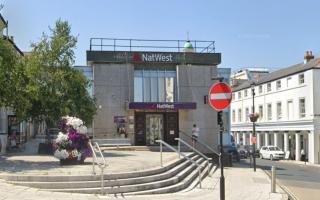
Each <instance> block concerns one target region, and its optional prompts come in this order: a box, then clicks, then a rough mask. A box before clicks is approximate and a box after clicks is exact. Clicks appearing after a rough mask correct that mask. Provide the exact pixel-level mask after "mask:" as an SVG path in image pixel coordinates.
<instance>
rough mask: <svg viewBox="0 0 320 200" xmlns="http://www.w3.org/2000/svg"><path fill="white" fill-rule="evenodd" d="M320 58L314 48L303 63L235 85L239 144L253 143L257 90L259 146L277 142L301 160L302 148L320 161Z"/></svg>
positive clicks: (233, 112)
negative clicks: (252, 114)
mask: <svg viewBox="0 0 320 200" xmlns="http://www.w3.org/2000/svg"><path fill="white" fill-rule="evenodd" d="M319 86H320V59H319V58H316V59H314V56H313V55H312V52H307V53H306V54H305V60H304V62H302V63H299V64H296V65H293V66H290V67H287V68H283V69H281V70H278V71H275V72H272V73H269V74H266V75H264V76H263V77H261V78H258V79H254V80H251V81H250V80H248V81H246V82H244V83H242V84H240V85H237V86H235V87H233V100H232V103H231V131H232V134H233V136H234V137H235V140H236V143H237V144H243V145H249V144H250V145H251V137H252V123H251V122H250V120H249V117H248V115H249V114H250V113H252V108H253V107H252V105H253V96H252V89H254V91H255V98H254V102H255V112H257V113H259V115H260V117H259V119H258V121H257V122H256V133H257V148H260V147H261V146H265V145H275V146H278V147H280V148H282V149H283V150H284V151H285V152H290V154H289V157H290V158H291V159H295V160H300V159H301V150H302V149H303V150H304V151H305V153H306V156H307V158H308V160H309V162H311V163H319V161H320V152H319V144H320V136H319V135H320V126H319V125H320V118H319V116H320V115H319V114H320V104H319V102H320V92H319V91H320V90H319Z"/></svg>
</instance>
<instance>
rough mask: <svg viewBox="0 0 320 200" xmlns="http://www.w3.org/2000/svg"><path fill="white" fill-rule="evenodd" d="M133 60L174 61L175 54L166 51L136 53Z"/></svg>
mask: <svg viewBox="0 0 320 200" xmlns="http://www.w3.org/2000/svg"><path fill="white" fill-rule="evenodd" d="M133 60H134V61H135V62H173V56H172V54H165V53H141V54H140V53H135V54H134V55H133Z"/></svg>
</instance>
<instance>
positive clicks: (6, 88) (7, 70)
mask: <svg viewBox="0 0 320 200" xmlns="http://www.w3.org/2000/svg"><path fill="white" fill-rule="evenodd" d="M24 64H25V62H24V57H23V56H22V55H20V54H19V53H18V52H17V50H16V49H15V48H14V46H13V44H12V43H11V42H9V40H7V39H5V38H4V37H0V86H1V87H0V94H1V95H0V107H10V108H11V109H12V110H13V111H14V112H15V113H16V115H17V116H18V118H20V119H21V118H23V117H24V116H25V115H26V110H27V108H28V107H30V106H31V104H30V102H29V100H28V98H26V97H27V96H28V90H26V85H27V82H28V80H27V76H26V71H25V65H24Z"/></svg>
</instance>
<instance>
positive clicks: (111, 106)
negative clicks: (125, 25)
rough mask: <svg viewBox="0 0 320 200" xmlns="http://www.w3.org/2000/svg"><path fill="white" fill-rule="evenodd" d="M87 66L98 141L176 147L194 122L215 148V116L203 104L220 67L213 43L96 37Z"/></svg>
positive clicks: (207, 106)
mask: <svg viewBox="0 0 320 200" xmlns="http://www.w3.org/2000/svg"><path fill="white" fill-rule="evenodd" d="M87 62H88V65H89V66H91V67H92V68H93V77H94V78H93V79H94V87H93V88H94V89H93V91H94V92H93V93H94V96H95V97H96V99H97V103H98V113H97V115H96V116H95V119H94V124H93V127H94V138H96V139H112V138H119V137H123V138H124V139H125V138H126V139H127V140H128V141H130V143H131V144H132V145H154V144H156V142H155V140H157V139H162V140H164V141H166V142H168V143H169V144H176V141H175V140H174V138H176V137H179V136H181V137H182V135H181V134H182V133H180V132H179V130H182V131H184V132H186V133H187V134H189V135H190V134H191V129H192V125H193V124H194V123H195V124H197V126H198V127H199V128H200V130H201V134H200V135H201V136H200V137H201V138H202V139H203V140H205V141H210V145H212V146H214V147H215V146H216V145H217V134H214V133H217V131H218V127H217V125H216V121H217V120H216V112H215V111H214V110H212V109H211V108H210V106H209V104H206V99H205V96H206V95H207V94H208V91H209V89H210V86H211V85H212V84H213V82H214V81H212V80H211V78H212V77H214V76H216V75H217V65H218V64H220V62H221V54H220V53H215V52H214V42H212V41H185V40H184V41H182V40H180V41H173V40H170V41H164V40H133V39H102V38H99V39H94V38H93V39H91V42H90V50H88V51H87Z"/></svg>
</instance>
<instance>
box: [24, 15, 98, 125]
mask: <svg viewBox="0 0 320 200" xmlns="http://www.w3.org/2000/svg"><path fill="white" fill-rule="evenodd" d="M50 32H51V34H50V35H49V36H48V35H46V34H43V35H42V38H41V40H40V42H38V43H34V44H32V52H31V56H30V57H29V58H28V59H27V76H28V80H29V84H28V88H29V91H32V93H33V96H31V97H30V101H31V102H32V103H31V107H30V109H28V111H27V113H28V115H29V116H30V117H31V118H33V119H35V120H38V121H45V122H46V123H47V125H48V126H49V127H52V126H55V124H56V123H57V121H58V120H59V119H60V118H61V117H62V116H64V115H72V116H76V117H79V118H81V119H83V120H84V121H85V122H86V123H90V122H91V121H92V119H93V116H94V114H95V112H96V104H95V99H93V98H91V97H90V96H89V94H88V92H87V87H88V86H89V81H88V80H87V79H86V78H85V76H84V75H83V74H82V73H81V72H79V71H77V70H75V69H73V68H72V65H73V64H74V57H75V56H74V51H73V49H74V48H75V46H76V43H77V38H76V37H74V36H72V35H71V27H70V25H69V24H68V22H66V21H61V20H58V21H57V22H56V24H55V27H54V28H50Z"/></svg>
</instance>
